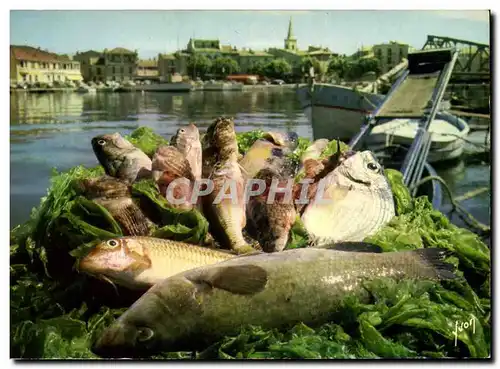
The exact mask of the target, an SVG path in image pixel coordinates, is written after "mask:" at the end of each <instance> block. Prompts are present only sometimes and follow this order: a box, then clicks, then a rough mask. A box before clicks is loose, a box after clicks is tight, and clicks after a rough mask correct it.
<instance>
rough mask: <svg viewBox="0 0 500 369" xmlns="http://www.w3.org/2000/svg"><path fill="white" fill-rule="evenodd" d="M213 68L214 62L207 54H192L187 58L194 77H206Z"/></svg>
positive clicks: (190, 73)
mask: <svg viewBox="0 0 500 369" xmlns="http://www.w3.org/2000/svg"><path fill="white" fill-rule="evenodd" d="M211 68H212V62H211V61H210V59H208V58H207V57H206V56H205V55H200V54H191V55H189V57H188V60H187V70H188V73H189V75H190V76H191V77H192V78H196V77H200V78H204V77H205V76H206V75H207V74H208V73H209V72H210V69H211Z"/></svg>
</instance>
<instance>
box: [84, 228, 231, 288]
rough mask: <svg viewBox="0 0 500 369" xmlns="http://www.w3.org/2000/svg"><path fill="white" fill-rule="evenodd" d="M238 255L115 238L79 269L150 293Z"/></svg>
mask: <svg viewBox="0 0 500 369" xmlns="http://www.w3.org/2000/svg"><path fill="white" fill-rule="evenodd" d="M235 256H236V254H233V253H230V252H227V251H222V250H216V249H210V248H207V247H201V246H196V245H191V244H187V243H183V242H178V241H172V240H166V239H161V238H154V237H119V238H112V239H109V240H106V241H103V242H101V243H99V244H98V245H96V246H94V247H93V248H92V249H91V250H90V252H89V253H88V254H87V255H86V256H84V257H83V258H82V259H81V260H79V262H78V270H79V271H80V272H84V273H86V274H89V275H93V276H96V277H97V278H101V279H105V280H108V281H111V282H112V283H116V284H118V285H121V286H123V287H126V288H128V289H131V290H147V289H148V288H150V287H151V286H153V285H154V284H156V283H159V282H161V281H162V280H163V279H165V278H168V277H170V276H173V275H175V274H177V273H180V272H183V271H186V270H189V269H194V268H197V267H200V266H204V265H209V264H214V263H217V262H221V261H225V260H228V259H231V258H233V257H235Z"/></svg>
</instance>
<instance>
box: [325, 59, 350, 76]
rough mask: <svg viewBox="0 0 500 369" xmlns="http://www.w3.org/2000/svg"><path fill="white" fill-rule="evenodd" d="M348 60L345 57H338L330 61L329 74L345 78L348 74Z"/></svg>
mask: <svg viewBox="0 0 500 369" xmlns="http://www.w3.org/2000/svg"><path fill="white" fill-rule="evenodd" d="M347 64H348V63H347V60H346V58H345V57H342V56H337V57H334V58H332V59H331V60H330V62H329V63H328V74H330V75H336V76H338V77H339V78H340V79H343V78H345V75H346V72H347V67H348V65H347Z"/></svg>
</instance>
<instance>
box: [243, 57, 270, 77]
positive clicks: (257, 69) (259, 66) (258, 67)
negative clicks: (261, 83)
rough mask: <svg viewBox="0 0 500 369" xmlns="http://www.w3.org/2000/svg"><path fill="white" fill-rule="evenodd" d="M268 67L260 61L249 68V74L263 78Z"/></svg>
mask: <svg viewBox="0 0 500 369" xmlns="http://www.w3.org/2000/svg"><path fill="white" fill-rule="evenodd" d="M266 66H267V64H266V63H264V62H263V61H262V60H258V61H257V62H256V63H254V64H252V66H251V67H250V68H248V72H249V73H250V74H257V75H259V76H262V75H265V74H266Z"/></svg>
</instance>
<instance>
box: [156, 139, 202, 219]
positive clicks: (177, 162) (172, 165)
mask: <svg viewBox="0 0 500 369" xmlns="http://www.w3.org/2000/svg"><path fill="white" fill-rule="evenodd" d="M152 173H153V174H152V176H153V179H154V180H155V181H156V184H157V186H158V190H159V192H160V194H161V195H163V197H165V198H167V201H168V202H169V204H170V205H171V206H172V207H174V208H178V209H185V210H190V209H192V208H193V204H192V203H191V194H192V189H193V185H194V180H195V178H194V176H193V173H192V170H191V166H190V164H189V161H188V160H187V159H186V157H185V155H184V154H183V153H182V152H181V151H180V150H179V149H178V148H177V147H175V146H168V145H163V146H160V147H158V149H157V150H156V152H155V154H154V155H153V163H152ZM174 181H176V182H175V184H172V182H174ZM170 186H172V187H170ZM169 189H171V190H172V192H171V193H170V194H167V190H169ZM170 195H171V196H173V198H174V199H183V198H184V199H185V200H184V201H179V202H177V201H173V200H170V199H171V197H170Z"/></svg>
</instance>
